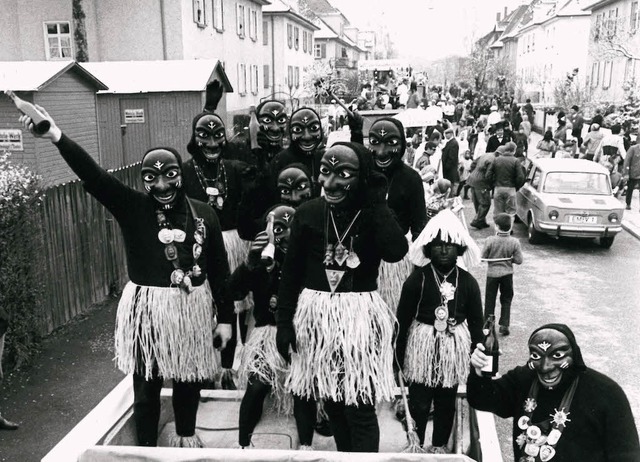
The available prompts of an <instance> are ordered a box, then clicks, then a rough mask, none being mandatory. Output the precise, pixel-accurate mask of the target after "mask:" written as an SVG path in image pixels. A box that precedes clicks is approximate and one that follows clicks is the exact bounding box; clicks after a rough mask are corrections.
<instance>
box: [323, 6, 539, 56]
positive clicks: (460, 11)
mask: <svg viewBox="0 0 640 462" xmlns="http://www.w3.org/2000/svg"><path fill="white" fill-rule="evenodd" d="M329 1H330V2H331V4H332V5H334V6H335V7H336V8H338V9H339V10H340V11H342V13H343V14H344V15H345V16H346V17H347V19H349V22H351V24H353V25H355V26H358V27H360V28H363V27H375V25H376V24H386V25H387V28H388V30H389V33H390V34H391V36H392V39H393V41H394V43H395V44H396V48H397V49H398V51H399V53H400V55H401V56H403V57H424V58H425V59H437V58H441V57H443V56H447V55H450V54H460V55H466V54H467V53H468V50H469V46H470V43H472V41H473V39H477V38H479V37H481V36H482V35H484V34H486V33H487V32H489V30H491V28H492V27H493V24H494V22H495V19H496V13H497V12H498V11H500V12H501V14H504V7H505V6H506V7H508V10H509V11H512V10H514V9H515V8H516V7H517V6H518V5H520V4H527V3H529V2H526V1H522V0H386V1H374V0H329Z"/></svg>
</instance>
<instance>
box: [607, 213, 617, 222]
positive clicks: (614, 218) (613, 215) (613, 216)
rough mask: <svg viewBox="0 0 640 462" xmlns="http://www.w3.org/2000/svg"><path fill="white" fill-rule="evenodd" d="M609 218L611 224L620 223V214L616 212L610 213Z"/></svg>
mask: <svg viewBox="0 0 640 462" xmlns="http://www.w3.org/2000/svg"><path fill="white" fill-rule="evenodd" d="M608 218H609V221H610V222H611V223H618V222H619V221H620V218H619V217H618V214H617V213H615V212H613V213H610V214H609V217H608Z"/></svg>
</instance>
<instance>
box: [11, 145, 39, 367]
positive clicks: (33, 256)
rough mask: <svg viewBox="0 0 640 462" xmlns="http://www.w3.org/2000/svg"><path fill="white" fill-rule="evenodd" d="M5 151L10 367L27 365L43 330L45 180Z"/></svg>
mask: <svg viewBox="0 0 640 462" xmlns="http://www.w3.org/2000/svg"><path fill="white" fill-rule="evenodd" d="M10 156H11V154H10V153H8V152H5V153H2V154H0V306H2V307H3V308H4V310H5V311H6V312H7V313H8V315H9V317H10V321H9V330H8V332H7V337H6V349H5V351H6V353H5V354H6V356H7V357H6V360H7V361H6V365H7V366H8V367H7V369H8V370H10V369H12V368H16V367H20V366H21V365H23V364H24V363H26V362H27V361H28V360H29V358H30V357H31V355H32V354H33V352H35V351H36V350H37V348H38V344H39V341H40V339H41V335H42V332H43V315H42V309H41V307H42V303H41V302H42V300H41V299H42V293H43V290H42V289H43V285H42V281H41V279H40V278H39V277H38V272H39V271H42V269H43V268H44V267H45V266H44V265H43V262H42V254H43V253H42V251H41V250H42V248H43V241H42V236H43V234H42V229H41V224H40V223H41V222H40V220H39V217H40V214H39V207H40V204H41V193H40V191H39V189H38V186H39V183H40V178H39V177H38V176H37V175H35V174H34V173H32V172H31V171H29V170H28V169H27V168H26V167H24V166H21V165H17V164H14V163H12V162H11V161H10Z"/></svg>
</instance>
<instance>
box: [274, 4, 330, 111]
mask: <svg viewBox="0 0 640 462" xmlns="http://www.w3.org/2000/svg"><path fill="white" fill-rule="evenodd" d="M262 14H263V23H262V33H263V35H262V45H263V49H264V53H263V54H264V56H270V57H271V60H270V61H269V62H265V63H264V65H263V82H264V88H265V90H267V91H268V92H269V94H271V95H273V96H275V97H276V98H279V99H283V100H292V99H298V100H300V99H302V98H306V97H307V96H308V95H306V92H305V89H304V82H305V80H306V74H307V72H308V71H309V68H310V66H311V65H312V64H313V62H314V32H315V31H317V30H319V27H318V26H316V25H314V24H313V23H312V22H311V21H310V20H308V19H307V18H305V17H304V16H302V15H301V14H300V13H298V12H297V11H296V10H295V9H293V8H292V7H290V6H289V5H287V4H285V3H283V2H281V1H280V0H272V4H271V5H267V6H265V7H263V10H262Z"/></svg>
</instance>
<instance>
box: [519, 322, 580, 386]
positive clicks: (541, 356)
mask: <svg viewBox="0 0 640 462" xmlns="http://www.w3.org/2000/svg"><path fill="white" fill-rule="evenodd" d="M571 366H573V348H572V347H571V343H570V342H569V339H568V338H567V336H566V335H564V334H563V333H562V332H559V331H557V330H555V329H542V330H540V331H538V332H536V333H535V334H533V336H532V337H531V339H530V340H529V367H530V368H531V369H533V370H534V371H536V373H537V374H538V379H539V380H540V383H541V384H542V386H544V387H546V388H553V387H555V386H557V385H558V384H559V383H560V381H561V380H562V376H563V375H564V373H565V372H566V371H567V370H568V369H570V368H571Z"/></svg>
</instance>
